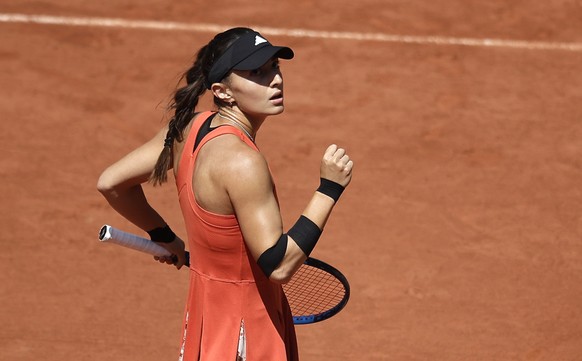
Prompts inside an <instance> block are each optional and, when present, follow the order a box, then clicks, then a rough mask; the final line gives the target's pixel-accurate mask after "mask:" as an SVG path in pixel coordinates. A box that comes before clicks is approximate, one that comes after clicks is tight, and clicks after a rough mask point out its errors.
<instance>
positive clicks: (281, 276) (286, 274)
mask: <svg viewBox="0 0 582 361" xmlns="http://www.w3.org/2000/svg"><path fill="white" fill-rule="evenodd" d="M292 277H293V272H291V270H287V269H284V268H277V269H276V270H274V271H273V273H271V275H270V276H269V280H270V281H271V282H273V283H277V284H280V285H284V284H285V283H288V282H289V281H291V278H292Z"/></svg>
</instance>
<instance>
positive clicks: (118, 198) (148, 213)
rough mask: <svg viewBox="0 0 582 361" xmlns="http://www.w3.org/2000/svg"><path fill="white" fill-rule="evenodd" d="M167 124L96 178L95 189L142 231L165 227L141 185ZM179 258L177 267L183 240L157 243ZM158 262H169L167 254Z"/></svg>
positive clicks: (157, 151) (160, 144) (151, 166)
mask: <svg viewBox="0 0 582 361" xmlns="http://www.w3.org/2000/svg"><path fill="white" fill-rule="evenodd" d="M166 132H167V127H166V128H164V129H162V130H160V131H159V132H158V133H157V134H156V135H155V136H154V137H153V138H152V139H150V140H149V141H148V142H146V143H145V144H143V145H142V146H140V147H139V148H137V149H135V150H133V151H132V152H130V153H129V154H127V155H126V156H124V157H123V158H121V159H120V160H118V161H117V162H115V163H113V164H112V165H110V166H109V167H107V169H105V171H103V173H102V174H101V176H100V177H99V180H98V182H97V189H98V190H99V192H101V194H102V195H103V196H104V197H105V199H106V200H107V202H109V204H110V205H111V207H112V208H113V209H114V210H115V211H117V213H119V214H120V215H122V216H123V217H124V218H126V219H127V220H129V221H130V222H131V223H133V224H135V225H136V226H138V227H139V228H141V229H143V230H144V231H151V230H153V229H157V228H161V227H164V226H166V222H165V221H164V219H163V218H162V216H161V215H160V214H159V213H158V212H157V211H156V210H155V209H154V208H152V206H151V205H150V204H149V202H148V200H147V198H146V196H145V194H144V192H143V188H142V186H141V185H142V183H145V182H147V181H148V178H149V175H150V174H151V173H152V170H153V169H154V166H155V164H156V161H157V159H158V156H159V154H160V151H161V150H162V148H163V145H164V138H165V134H166ZM158 244H160V245H161V246H163V247H164V248H166V249H167V250H168V251H170V252H171V253H172V254H174V255H176V256H177V257H178V262H176V267H178V268H180V267H182V265H183V264H184V261H185V256H184V248H185V245H184V242H183V241H182V240H181V239H180V238H179V237H176V239H175V240H173V241H172V242H169V243H158ZM160 261H163V262H166V263H171V262H172V259H171V258H170V257H164V258H162V259H161V260H160Z"/></svg>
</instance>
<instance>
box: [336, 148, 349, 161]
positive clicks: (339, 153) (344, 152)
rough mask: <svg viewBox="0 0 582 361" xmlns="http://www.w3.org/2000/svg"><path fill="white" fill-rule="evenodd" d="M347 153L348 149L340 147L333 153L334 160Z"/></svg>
mask: <svg viewBox="0 0 582 361" xmlns="http://www.w3.org/2000/svg"><path fill="white" fill-rule="evenodd" d="M345 154H346V150H345V149H344V148H338V149H337V150H336V151H335V153H334V154H333V159H334V160H340V159H341V158H342V157H343V156H344V155H345Z"/></svg>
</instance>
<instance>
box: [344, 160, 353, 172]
mask: <svg viewBox="0 0 582 361" xmlns="http://www.w3.org/2000/svg"><path fill="white" fill-rule="evenodd" d="M353 168H354V162H353V161H351V160H350V161H348V163H347V164H346V165H345V167H344V170H345V171H346V172H347V173H348V174H349V173H351V172H352V169H353Z"/></svg>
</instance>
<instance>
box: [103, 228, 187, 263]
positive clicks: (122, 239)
mask: <svg viewBox="0 0 582 361" xmlns="http://www.w3.org/2000/svg"><path fill="white" fill-rule="evenodd" d="M99 240H100V241H101V242H108V243H115V244H118V245H120V246H123V247H127V248H131V249H134V250H136V251H140V252H144V253H148V254H151V255H152V256H159V257H165V256H169V255H171V253H170V252H169V251H168V250H167V249H165V248H164V247H162V246H160V245H158V244H156V243H155V242H152V241H151V240H149V239H147V238H143V237H140V236H138V235H135V234H132V233H128V232H124V231H121V230H119V229H117V228H114V227H111V226H109V225H104V226H103V227H101V229H100V230H99ZM172 259H173V260H174V263H176V262H177V260H178V259H177V257H176V255H173V257H172ZM184 265H185V266H187V267H190V254H189V253H188V252H186V262H185V263H184Z"/></svg>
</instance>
